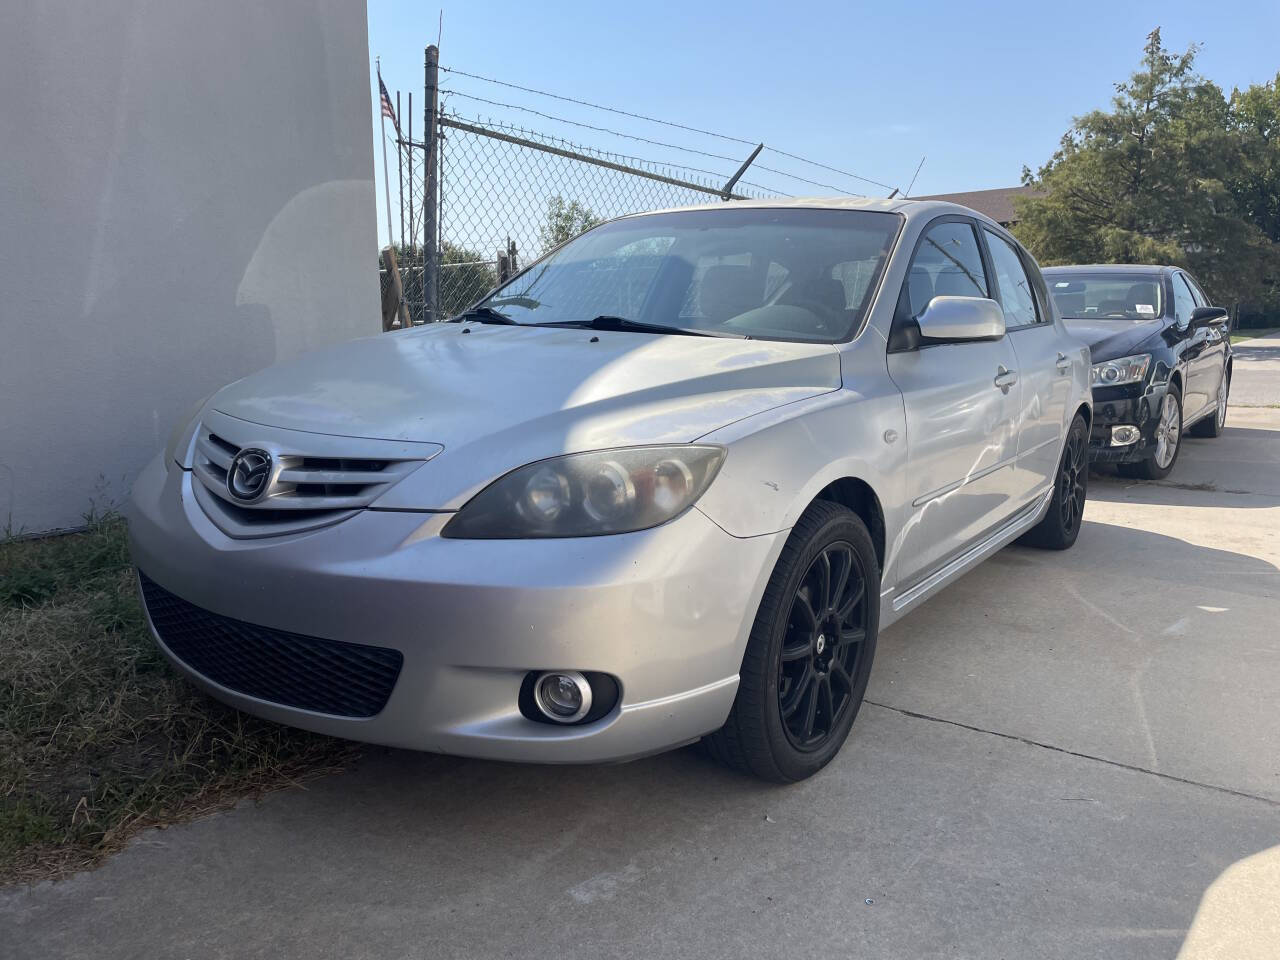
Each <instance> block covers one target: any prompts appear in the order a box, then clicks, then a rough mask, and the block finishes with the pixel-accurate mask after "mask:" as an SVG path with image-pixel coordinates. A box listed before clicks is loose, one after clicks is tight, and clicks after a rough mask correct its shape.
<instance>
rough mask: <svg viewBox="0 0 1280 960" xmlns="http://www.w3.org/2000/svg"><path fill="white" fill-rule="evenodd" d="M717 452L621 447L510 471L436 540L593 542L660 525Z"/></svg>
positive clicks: (690, 493)
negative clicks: (575, 539)
mask: <svg viewBox="0 0 1280 960" xmlns="http://www.w3.org/2000/svg"><path fill="white" fill-rule="evenodd" d="M724 456H725V450H724V448H723V447H712V446H686V445H681V446H674V447H627V448H623V449H619V450H597V451H594V452H592V453H573V454H569V455H568V456H564V457H556V458H554V459H552V460H540V461H538V462H537V463H530V464H528V465H527V466H523V467H520V468H518V469H516V470H512V471H511V472H510V473H508V474H507V475H506V476H504V477H500V478H499V479H497V480H495V481H494V482H493V483H491V484H489V486H487V487H485V488H484V489H483V490H481V491H480V492H479V493H478V494H476V495H475V496H474V497H473V498H472V499H471V500H470V501H468V503H467V504H466V505H465V506H464V507H463V508H462V509H461V510H459V511H458V513H457V514H456V515H455V516H454V518H453V519H452V520H450V521H449V522H448V524H446V525H445V528H444V530H443V531H442V532H441V536H445V537H453V538H456V539H460V540H513V539H523V538H528V537H594V536H600V535H601V534H606V533H629V532H631V531H633V530H645V529H647V528H649V527H656V526H657V525H658V524H660V523H666V522H667V521H668V520H670V519H672V518H673V517H675V516H677V515H679V514H680V513H683V512H684V511H685V510H687V509H688V508H689V507H691V506H693V504H694V502H695V501H696V500H697V499H698V498H699V497H700V496H702V494H703V492H705V491H706V489H707V487H708V486H710V484H711V481H712V480H713V479H714V478H715V475H716V471H718V470H719V469H720V464H721V463H723V462H724Z"/></svg>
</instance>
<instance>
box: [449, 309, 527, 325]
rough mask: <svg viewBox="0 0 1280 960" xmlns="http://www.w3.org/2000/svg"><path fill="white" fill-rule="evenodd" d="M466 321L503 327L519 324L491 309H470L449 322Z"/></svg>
mask: <svg viewBox="0 0 1280 960" xmlns="http://www.w3.org/2000/svg"><path fill="white" fill-rule="evenodd" d="M468 321H475V322H476V323H497V324H501V325H502V326H504V327H514V326H519V324H517V323H516V322H515V321H514V320H512V319H511V318H510V317H508V316H507V315H506V314H505V313H502V312H501V311H498V310H495V309H493V307H472V308H471V309H470V310H464V311H463V312H462V313H460V314H458V315H457V316H456V317H454V318H453V319H451V320H450V321H449V322H450V323H466V322H468Z"/></svg>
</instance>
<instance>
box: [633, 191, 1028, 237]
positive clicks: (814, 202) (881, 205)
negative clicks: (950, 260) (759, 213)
mask: <svg viewBox="0 0 1280 960" xmlns="http://www.w3.org/2000/svg"><path fill="white" fill-rule="evenodd" d="M778 208H790V209H794V208H807V209H811V210H870V211H873V212H877V213H898V214H902V215H903V216H905V217H906V218H907V219H908V220H915V219H920V218H929V219H932V218H933V217H935V216H939V215H942V214H947V213H951V214H961V215H963V216H967V217H973V218H974V219H975V220H980V221H982V223H983V224H987V225H990V226H992V227H997V228H999V229H1002V230H1003V229H1004V228H1002V227H1000V224H998V223H996V221H994V220H992V219H991V218H990V217H988V216H986V215H985V214H982V213H979V212H978V211H977V210H972V209H970V208H969V207H962V206H961V205H960V204H958V203H950V202H948V201H946V200H912V199H911V198H909V197H895V198H894V199H884V198H881V197H770V198H767V199H763V200H730V201H728V202H725V201H715V202H712V203H702V204H695V205H693V206H688V207H668V208H666V209H663V210H646V211H644V212H641V213H630V214H627V215H626V216H625V217H619V218H618V219H620V220H622V219H630V218H632V217H649V216H653V215H654V214H659V213H675V212H683V211H687V210H742V209H778Z"/></svg>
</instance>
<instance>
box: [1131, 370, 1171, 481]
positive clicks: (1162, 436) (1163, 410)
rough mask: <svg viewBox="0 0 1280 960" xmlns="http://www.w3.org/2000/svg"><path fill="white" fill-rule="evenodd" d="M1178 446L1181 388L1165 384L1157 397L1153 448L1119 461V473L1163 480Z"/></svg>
mask: <svg viewBox="0 0 1280 960" xmlns="http://www.w3.org/2000/svg"><path fill="white" fill-rule="evenodd" d="M1181 450H1182V391H1181V390H1179V389H1178V385H1177V384H1176V383H1171V384H1169V389H1168V390H1166V391H1165V395H1164V399H1163V400H1162V401H1160V418H1159V420H1158V421H1157V422H1156V449H1155V451H1154V452H1153V453H1152V455H1151V456H1149V457H1147V458H1146V459H1145V460H1140V461H1139V462H1138V463H1122V464H1120V473H1121V475H1122V476H1126V477H1137V478H1139V479H1141V480H1163V479H1164V478H1165V477H1167V476H1168V475H1169V471H1170V470H1172V469H1173V465H1174V464H1175V463H1177V462H1178V454H1179V453H1180V452H1181Z"/></svg>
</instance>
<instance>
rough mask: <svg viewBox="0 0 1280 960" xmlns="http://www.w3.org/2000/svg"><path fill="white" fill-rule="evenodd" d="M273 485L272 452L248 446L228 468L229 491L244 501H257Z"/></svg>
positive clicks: (236, 456)
mask: <svg viewBox="0 0 1280 960" xmlns="http://www.w3.org/2000/svg"><path fill="white" fill-rule="evenodd" d="M270 486H271V454H269V453H268V452H267V451H266V450H261V449H259V448H257V447H246V448H245V449H244V450H241V451H240V452H239V453H237V454H236V455H235V457H234V458H233V459H232V461H231V467H230V468H229V469H228V470H227V491H228V492H229V493H230V494H231V496H233V497H234V498H235V499H237V500H239V501H241V502H242V503H257V502H258V501H259V500H261V499H262V498H263V497H265V496H266V495H267V490H268V488H269V487H270Z"/></svg>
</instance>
